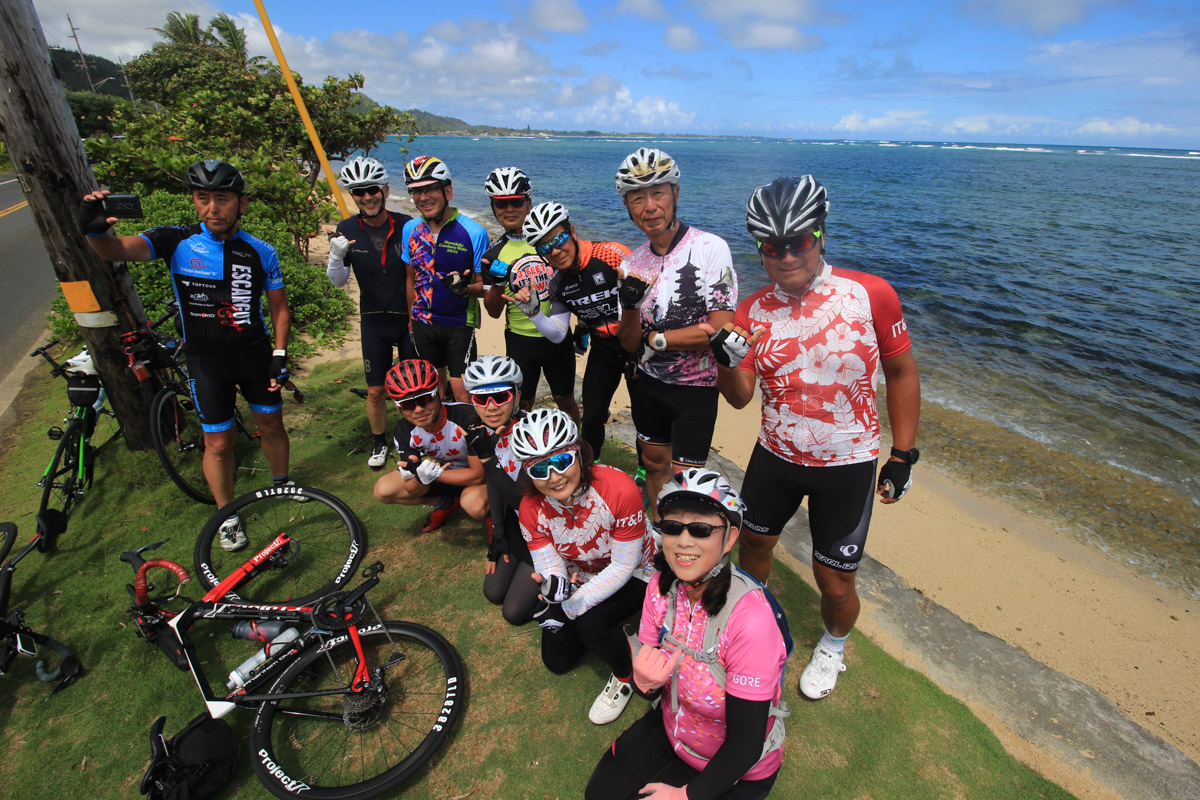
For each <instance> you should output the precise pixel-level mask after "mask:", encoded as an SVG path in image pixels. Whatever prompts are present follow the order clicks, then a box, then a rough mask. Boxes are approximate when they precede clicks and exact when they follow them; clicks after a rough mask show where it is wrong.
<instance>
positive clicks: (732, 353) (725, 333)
mask: <svg viewBox="0 0 1200 800" xmlns="http://www.w3.org/2000/svg"><path fill="white" fill-rule="evenodd" d="M708 341H709V343H710V344H711V345H712V351H713V358H715V359H716V360H717V363H718V364H720V365H721V366H722V367H730V368H733V367H736V366H737V365H738V364H740V363H742V359H743V358H745V357H746V354H747V353H749V352H750V342H748V341H746V337H744V336H742V335H741V334H740V333H735V332H734V331H730V330H726V329H725V328H721V329H720V330H719V331H717V332H716V333H714V334H713V335H712V336H710V337H708Z"/></svg>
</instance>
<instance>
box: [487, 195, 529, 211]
mask: <svg viewBox="0 0 1200 800" xmlns="http://www.w3.org/2000/svg"><path fill="white" fill-rule="evenodd" d="M528 202H529V198H528V197H510V198H507V199H504V200H501V199H497V198H493V199H492V208H496V209H501V210H503V209H506V208H520V207H521V206H523V205H525V204H526V203H528Z"/></svg>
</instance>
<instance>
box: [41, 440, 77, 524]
mask: <svg viewBox="0 0 1200 800" xmlns="http://www.w3.org/2000/svg"><path fill="white" fill-rule="evenodd" d="M82 438H83V422H82V421H80V420H77V419H72V420H71V421H70V422H68V423H67V429H66V430H65V431H63V435H62V438H61V439H59V440H58V449H57V450H55V451H54V458H52V459H51V460H50V465H49V466H48V467H46V472H45V473H44V474H43V475H42V481H41V484H40V485H41V487H42V504H41V505H40V506H38V516H40V517H42V518H43V519H47V520H49V519H51V518H53V519H54V520H55V523H54V524H55V525H56V528H57V529H56V530H54V531H47V532H46V533H47V534H48V535H49V536H56V535H58V534H59V533H62V530H63V529H65V528H66V519H67V515H68V514H70V513H71V506H73V505H74V504H75V501H76V500H78V499H79V497H80V496H81V495H82V494H83V482H82V475H81V474H80V469H79V464H80V462H79V456H80V450H79V448H80V444H81V441H82ZM47 510H49V511H50V514H46V511H47ZM55 512H58V513H55Z"/></svg>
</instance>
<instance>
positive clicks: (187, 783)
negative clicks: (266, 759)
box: [142, 712, 238, 800]
mask: <svg viewBox="0 0 1200 800" xmlns="http://www.w3.org/2000/svg"><path fill="white" fill-rule="evenodd" d="M166 722H167V718H166V717H159V718H158V719H156V720H155V721H154V724H153V725H152V726H150V766H149V767H148V768H147V769H146V774H145V776H144V777H143V778H142V794H144V795H149V797H150V800H204V798H208V797H213V796H214V795H215V794H216V793H217V792H218V791H219V790H220V789H221V787H223V786H224V785H225V784H226V783H228V782H229V779H230V778H231V777H233V773H234V771H235V770H236V769H237V748H238V741H237V736H236V735H234V733H233V728H231V727H229V723H228V722H226V721H225V720H223V719H213V718H212V717H210V716H209V715H208V713H207V712H206V713H204V714H201V715H200V716H198V717H196V718H195V719H194V720H192V721H191V722H189V723H188V724H187V725H186V726H185V727H184V729H183V730H181V731H180V732H179V733H177V734H175V735H174V736H173V737H171V738H170V739H168V738H166V737H165V736H163V726H165V725H166Z"/></svg>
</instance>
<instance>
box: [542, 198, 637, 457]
mask: <svg viewBox="0 0 1200 800" xmlns="http://www.w3.org/2000/svg"><path fill="white" fill-rule="evenodd" d="M523 230H524V233H525V239H526V241H528V242H529V243H530V244H531V245H533V246H534V248H535V249H536V250H537V252H538V255H540V256H541V257H542V258H544V259H546V261H548V262H549V263H550V266H551V267H552V268H553V269H554V275H553V276H552V277H551V278H550V284H549V286H548V287H547V294H548V295H549V301H548V306H549V307H548V308H544V309H540V310H539V313H537V314H534V315H533V316H532V317H531V318H530V319H531V320H532V322H533V324H534V325H536V326H537V327H538V330H540V331H541V332H542V333H543V335H545V337H546V338H547V339H549V340H550V341H566V340H567V339H568V338H569V337H568V336H567V334H568V332H569V330H570V326H571V313H572V312H574V314H575V316H576V317H577V318H578V319H579V326H578V328H577V329H576V333H577V334H579V332H580V330H581V329H582V331H583V332H584V335H586V336H587V337H588V339H590V341H591V353H590V354H589V355H588V360H587V366H586V367H585V368H584V373H583V424H582V426H581V427H582V430H581V432H580V435H581V436H582V438H583V440H584V441H585V442H587V443H588V444H590V445H591V446H592V452H593V453H594V454H595V455H596V457H599V455H600V448H601V447H603V446H604V426H605V425H606V424H607V423H608V413H609V405H610V404H611V403H612V397H613V393H614V392H615V391H616V390H617V386H618V385H619V384H620V383H621V376H622V375H624V374H625V370H626V367H627V366H628V364H629V359H630V358H632V357H633V356H632V354H631V353H629V352H628V351H626V350H625V349H624V348H623V347H621V342H620V340H619V339H618V338H617V323H618V322H619V321H620V319H621V306H620V304H619V303H618V302H617V286H618V277H617V266H618V265H619V264H620V263H621V260H622V259H623V258H624V257H625V256H627V255H628V254H629V248H628V247H626V246H625V245H623V244H620V243H618V242H589V241H585V240H582V239H579V238H578V237H577V236H576V235H575V226H574V225H572V224H571V219H570V214H569V212H568V211H567V209H566V208H565V207H564V206H563V205H562V204H560V203H553V202H551V203H539V204H538V205H537V206H536V207H535V208H534V209H533V210H532V211H530V212H529V216H527V217H526V218H525V225H524V228H523ZM545 305H547V304H543V306H545ZM543 310H544V311H545V313H542V311H543Z"/></svg>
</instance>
